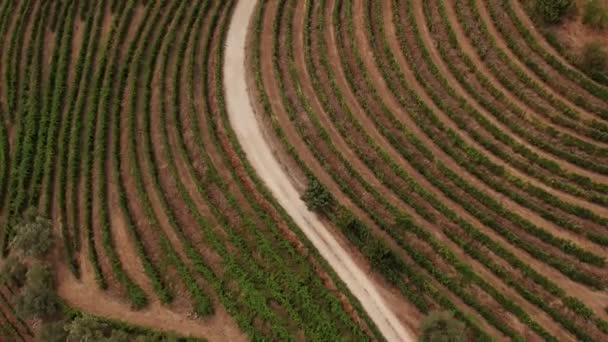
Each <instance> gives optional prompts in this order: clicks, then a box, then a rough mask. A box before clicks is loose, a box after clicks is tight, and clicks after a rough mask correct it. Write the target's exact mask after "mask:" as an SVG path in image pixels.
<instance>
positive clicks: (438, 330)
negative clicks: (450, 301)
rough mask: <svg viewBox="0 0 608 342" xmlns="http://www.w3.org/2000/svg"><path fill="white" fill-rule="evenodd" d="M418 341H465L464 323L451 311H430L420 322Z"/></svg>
mask: <svg viewBox="0 0 608 342" xmlns="http://www.w3.org/2000/svg"><path fill="white" fill-rule="evenodd" d="M418 340H419V341H420V342H465V341H467V334H466V330H465V325H464V324H463V323H462V322H460V321H458V320H457V319H455V318H454V317H453V315H452V313H451V312H449V311H443V312H437V311H435V312H431V313H430V314H429V315H428V316H427V317H426V318H425V319H424V320H423V321H422V323H421V324H420V336H419V339H418Z"/></svg>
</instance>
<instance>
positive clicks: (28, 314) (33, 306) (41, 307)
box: [16, 264, 60, 318]
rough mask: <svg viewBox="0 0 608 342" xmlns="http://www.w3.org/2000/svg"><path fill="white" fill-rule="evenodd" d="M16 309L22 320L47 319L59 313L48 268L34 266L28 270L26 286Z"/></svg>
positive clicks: (58, 305) (57, 300)
mask: <svg viewBox="0 0 608 342" xmlns="http://www.w3.org/2000/svg"><path fill="white" fill-rule="evenodd" d="M16 309H17V312H18V313H19V315H20V316H21V317H24V318H47V317H51V316H53V315H56V314H58V313H59V312H60V304H59V299H58V297H57V295H56V294H55V292H54V291H53V278H52V273H51V270H50V268H49V267H47V266H43V265H39V264H36V265H33V266H32V267H31V268H30V270H29V271H28V272H27V281H26V286H25V288H24V289H23V292H22V293H21V295H20V296H19V297H18V298H17V301H16Z"/></svg>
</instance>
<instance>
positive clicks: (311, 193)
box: [302, 178, 334, 213]
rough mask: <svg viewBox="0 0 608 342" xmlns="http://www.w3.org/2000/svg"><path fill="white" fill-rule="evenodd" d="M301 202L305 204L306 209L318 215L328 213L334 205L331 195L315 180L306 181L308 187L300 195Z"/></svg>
mask: <svg viewBox="0 0 608 342" xmlns="http://www.w3.org/2000/svg"><path fill="white" fill-rule="evenodd" d="M302 200H303V201H304V202H305V203H306V206H307V207H308V209H310V210H312V211H316V212H318V213H326V212H328V211H329V210H330V209H331V208H332V207H333V204H334V198H333V196H332V195H331V193H330V192H329V191H328V190H327V188H326V187H325V186H323V184H321V183H320V182H319V181H318V180H317V179H315V178H310V179H309V180H308V187H307V188H306V191H305V192H304V194H303V195H302Z"/></svg>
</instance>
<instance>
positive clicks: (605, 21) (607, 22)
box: [583, 0, 608, 29]
mask: <svg viewBox="0 0 608 342" xmlns="http://www.w3.org/2000/svg"><path fill="white" fill-rule="evenodd" d="M583 22H584V23H585V24H586V25H589V26H591V27H593V28H599V29H605V28H607V27H608V1H606V0H588V1H587V2H586V3H585V7H584V9H583Z"/></svg>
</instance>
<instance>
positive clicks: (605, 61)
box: [580, 41, 608, 74]
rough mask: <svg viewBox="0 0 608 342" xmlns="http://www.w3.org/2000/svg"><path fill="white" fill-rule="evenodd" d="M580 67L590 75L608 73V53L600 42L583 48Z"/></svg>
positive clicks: (593, 42)
mask: <svg viewBox="0 0 608 342" xmlns="http://www.w3.org/2000/svg"><path fill="white" fill-rule="evenodd" d="M580 66H581V68H582V69H583V70H585V71H587V72H589V73H592V74H593V73H602V72H606V71H608V51H606V47H605V46H604V45H603V44H602V43H601V42H599V41H591V42H589V43H587V44H585V46H584V47H583V51H582V52H581V57H580Z"/></svg>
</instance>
